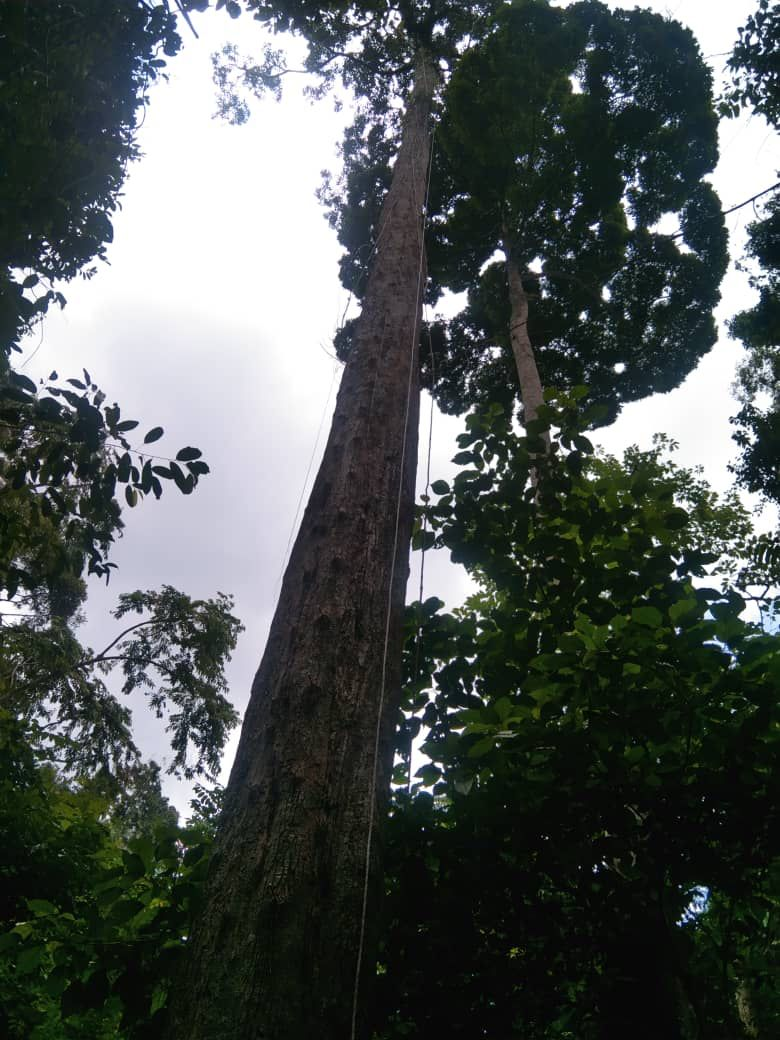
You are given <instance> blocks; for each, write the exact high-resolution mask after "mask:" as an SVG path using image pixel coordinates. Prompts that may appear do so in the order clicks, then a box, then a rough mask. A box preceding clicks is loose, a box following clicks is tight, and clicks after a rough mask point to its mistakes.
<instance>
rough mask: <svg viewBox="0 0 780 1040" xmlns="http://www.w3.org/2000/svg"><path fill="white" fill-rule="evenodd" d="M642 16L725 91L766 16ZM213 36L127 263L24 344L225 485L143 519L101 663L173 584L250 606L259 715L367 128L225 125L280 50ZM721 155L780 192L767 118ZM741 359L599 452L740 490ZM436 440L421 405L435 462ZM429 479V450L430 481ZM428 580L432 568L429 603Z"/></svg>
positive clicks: (135, 175) (710, 370)
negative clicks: (223, 111) (327, 181)
mask: <svg viewBox="0 0 780 1040" xmlns="http://www.w3.org/2000/svg"><path fill="white" fill-rule="evenodd" d="M611 6H613V5H611ZM614 6H618V5H617V4H615V5H614ZM645 6H648V7H651V8H653V9H654V10H657V11H660V12H662V13H665V14H670V15H673V16H674V17H676V18H678V19H679V20H680V21H682V22H684V23H687V24H688V25H690V26H691V28H692V29H693V30H694V32H695V33H696V35H697V36H698V38H699V40H700V43H701V46H702V51H703V53H704V55H705V56H710V55H712V56H713V57H711V58H710V64H711V65H712V66H713V68H714V69H715V72H716V79H717V78H718V77H719V76H720V73H721V70H722V68H723V65H724V63H725V61H726V56H727V52H729V51H730V49H731V47H732V46H733V43H734V41H735V39H736V29H737V26H738V25H741V24H743V23H744V21H745V19H746V17H747V15H748V14H749V13H751V11H752V10H753V9H754V8H755V6H756V0H680V2H677V3H674V2H672V3H671V4H664V3H648V4H646V5H645ZM195 24H196V28H197V29H198V31H199V33H200V39H199V40H195V39H194V38H193V37H192V34H191V33H189V32H188V31H186V27H182V33H183V37H184V44H185V46H184V50H183V52H182V53H181V54H180V55H179V56H178V57H176V58H175V59H173V60H172V62H171V66H170V81H169V82H168V83H167V84H161V85H159V86H157V87H155V88H153V90H152V95H151V105H150V107H149V109H148V112H147V115H146V119H145V121H144V125H143V127H142V129H141V131H140V135H139V140H140V144H141V147H142V150H143V152H144V158H143V159H142V160H141V161H140V162H138V163H136V164H135V165H134V166H133V167H132V168H131V171H130V176H129V178H128V181H127V184H126V188H125V194H124V198H123V208H122V211H121V213H119V214H118V215H117V217H116V219H115V221H114V228H115V241H114V244H113V246H112V247H111V249H110V252H109V258H110V266H106V265H100V269H99V272H98V274H97V275H96V276H95V278H94V279H93V280H92V281H90V282H74V283H72V284H71V285H70V286H67V287H64V289H65V294H66V296H67V297H68V306H67V307H66V309H65V310H64V312H63V313H62V314H61V315H60V314H57V315H53V316H52V317H50V318H48V319H47V321H46V324H45V326H44V329H43V338H42V341H40V336H39V334H37V333H36V335H35V336H34V337H32V338H31V340H30V341H29V343H28V344H27V345H26V351H25V354H26V357H27V358H28V359H29V360H28V363H27V367H26V368H25V371H26V372H27V373H28V374H30V375H33V376H34V377H37V376H46V375H47V374H48V373H49V371H50V370H51V369H53V368H56V369H57V370H58V371H59V373H60V376H62V377H69V376H71V375H78V374H79V372H80V369H81V368H82V367H86V368H88V369H89V371H90V373H91V375H92V377H93V379H95V380H96V381H97V382H98V383H99V384H100V386H101V387H102V389H103V390H104V391H105V392H106V394H107V396H108V398H109V400H113V399H116V400H118V402H119V403H120V405H121V406H122V410H123V414H124V417H125V418H136V419H140V420H141V424H142V426H141V428H140V429H141V431H142V432H143V430H144V429H146V428H149V427H151V426H154V425H157V424H159V425H162V426H164V427H165V431H166V437H165V439H164V440H162V441H160V442H158V445H157V446H156V447H157V448H158V450H159V452H160V453H161V454H163V455H165V454H169V453H170V454H173V453H174V452H175V451H176V450H177V449H178V448H180V447H183V446H185V445H188V444H193V445H195V446H197V447H199V448H201V449H202V450H203V452H204V458H205V459H206V461H208V463H209V464H210V465H211V467H212V474H211V475H210V476H208V477H206V478H204V479H203V481H202V483H201V485H200V487H199V488H198V490H197V491H196V492H195V494H194V495H193V496H191V497H189V498H184V497H182V496H181V495H179V493H178V492H177V491H176V490H175V489H174V488H170V489H166V492H165V495H164V496H163V499H162V501H160V502H159V503H157V502H154V501H149V502H147V503H144V504H143V505H142V506H141V507H139V508H138V509H136V510H135V511H132V512H131V511H129V510H126V511H125V519H126V521H127V530H126V535H125V537H124V538H123V539H122V540H121V542H120V543H119V544H118V546H117V550H116V553H115V555H114V559H115V561H116V562H117V563H118V564H119V571H118V573H117V574H116V575H115V577H113V578H112V580H111V584H110V586H109V588H108V589H107V590H106V588H105V586H102V585H96V586H94V587H93V589H92V591H91V593H90V599H89V603H88V622H87V624H86V626H85V628H84V629H83V630H82V632H81V635H82V638H83V639H85V641H86V642H88V643H90V644H91V645H93V646H94V647H95V649H102V647H103V646H104V645H105V643H107V642H109V641H110V639H111V638H113V635H114V634H115V633H116V626H115V624H114V623H113V622H112V621H111V619H110V618H108V617H107V612H108V610H109V609H110V608H111V606H112V605H113V604H114V603H115V600H116V596H117V594H118V593H119V592H122V591H129V590H131V589H135V588H156V587H159V586H160V585H162V584H164V583H167V584H171V585H174V586H176V587H177V588H180V589H182V590H183V591H186V592H188V593H190V594H192V595H196V596H201V597H205V596H209V595H213V594H214V593H215V592H216V590H217V589H219V590H222V591H225V592H231V593H233V594H234V595H235V597H236V612H237V614H238V615H239V616H240V617H241V619H242V620H243V622H244V624H245V625H246V632H245V633H244V634H243V636H242V637H241V641H240V643H239V647H238V650H237V652H236V654H235V657H234V659H233V662H232V664H231V667H230V682H231V691H232V694H231V695H232V697H233V700H234V702H235V704H236V705H237V707H238V708H239V710H240V711H242V712H243V709H244V707H245V705H246V701H247V698H248V694H249V687H250V684H251V680H252V677H253V675H254V671H255V669H256V667H257V665H258V663H259V660H260V656H261V653H262V650H263V645H264V642H265V637H266V633H267V630H268V625H269V624H270V620H271V615H272V611H273V608H274V604H275V601H276V595H277V592H278V584H279V575H280V571H281V568H282V564H283V560H284V554H285V548H286V546H287V543H288V539H289V537H290V533H291V526H292V524H293V520H294V517H295V513H296V507H297V504H298V501H299V497H300V495H301V490H302V487H303V483H304V478H305V475H306V472H307V468H308V466H309V463H310V460H311V458H312V451H313V449H314V445H315V440H316V438H317V431H318V428H319V427H320V424H321V421H322V419H323V415H324V414H325V410H326V408H327V409H329V408H330V406H331V405H332V403H333V400H334V396H335V382H334V368H335V366H334V363H333V362H332V360H331V359H330V358H329V357H328V354H327V353H326V351H329V350H330V341H331V338H332V335H333V333H334V331H335V329H336V328H337V326H338V323H339V320H340V318H341V315H342V312H343V310H344V306H345V303H346V295H345V293H344V291H343V290H342V289H341V287H340V285H339V282H338V277H337V260H338V257H339V254H340V249H339V246H338V244H337V242H336V240H335V235H334V234H333V232H331V231H330V229H329V228H328V226H327V224H326V222H325V220H324V218H323V213H322V210H321V208H320V206H319V204H318V203H317V201H316V199H315V198H314V192H315V189H316V188H317V187H318V185H319V183H320V170H322V169H323V168H325V167H330V168H331V169H332V168H334V167H335V166H336V163H337V159H336V147H337V145H338V143H339V141H340V139H341V131H342V128H343V126H344V125H345V123H346V121H347V119H348V113H347V112H344V113H342V114H341V115H336V114H335V113H334V111H333V107H332V105H331V103H330V102H329V101H327V100H326V101H323V102H319V103H317V104H315V105H312V104H310V103H309V102H308V101H305V100H303V99H301V98H300V96H299V95H298V94H297V91H298V89H299V87H300V84H299V83H293V84H285V89H286V93H285V97H284V100H283V101H282V103H281V104H276V103H274V102H273V100H272V99H270V98H269V99H268V100H266V101H264V102H262V103H255V104H254V105H253V112H252V117H251V119H250V121H249V123H248V124H247V125H245V126H244V127H240V128H233V127H230V126H227V125H224V124H221V123H218V122H216V121H214V120H213V119H212V118H211V115H212V112H213V111H214V108H215V103H214V88H213V86H212V83H211V64H210V54H211V53H212V51H214V50H217V49H220V48H221V47H222V45H223V44H224V43H225V42H227V41H228V40H230V41H232V42H236V43H238V45H239V47H240V49H242V50H244V51H247V52H250V53H251V52H252V51H254V52H255V53H256V54H259V51H260V45H261V42H262V35H261V30H260V28H259V26H258V25H257V23H255V22H253V21H252V20H251V19H250V18H248V17H246V16H242V18H240V19H239V20H238V21H236V22H232V21H230V19H229V18H227V17H225V16H224V14H223V13H222V12H217V13H215V12H213V11H212V12H210V13H209V14H207V15H205V16H202V17H199V18H198V19H197V21H196V23H195ZM721 151H722V159H721V164H720V166H719V168H718V171H717V176H716V178H715V184H716V187H717V189H718V190H719V192H720V194H721V198H722V201H723V204H724V207H729V206H731V205H734V204H735V203H737V202H741V201H742V200H743V199H745V198H747V197H749V196H751V195H753V194H754V193H756V192H758V191H761V190H762V189H763V188H766V187H768V186H769V185H771V184H773V183H774V181H775V180H776V179H777V178H776V176H775V174H776V171H777V170H778V169H780V147H779V146H778V139H777V137H776V135H775V134H774V133H772V132H771V131H770V130H769V129H768V128H767V127H766V125H765V124H764V123H763V121H761V120H760V119H757V118H752V119H751V118H744V119H742V120H740V121H738V122H728V123H725V124H724V125H723V127H722V130H721ZM752 218H753V211H752V208H751V207H747V208H745V209H744V210H741V211H740V212H739V213H736V214H734V215H733V216H731V217H729V218H728V223H729V228H730V229H731V231H732V233H733V234H732V254H733V255H734V256H735V257H736V258H738V257H739V256H740V254H741V248H742V242H743V238H742V230H743V228H744V225H745V223H746V222H748V221H749V220H751V219H752ZM750 300H751V293H750V290H749V289H747V287H746V278H745V276H744V275H743V274H740V273H739V272H736V271H734V270H733V269H732V270H731V271H730V273H729V275H728V276H727V279H726V282H725V283H724V287H723V303H722V304H721V307H720V309H719V312H718V313H719V317H720V319H721V320H725V319H726V318H728V317H729V316H731V315H733V314H734V313H735V312H737V311H738V310H740V309H742V308H744V307H745V306H747V305H749V303H750ZM39 341H40V342H39ZM34 351H36V352H35V355H34V357H33V356H32V354H33V352H34ZM738 356H739V352H738V348H737V345H736V344H735V343H733V342H730V341H729V340H728V339H727V338H726V335H725V333H723V334H722V337H721V340H720V342H719V343H718V345H717V346H716V347H715V349H714V350H713V351H712V353H711V354H710V355H709V356H708V357H707V358H706V359H705V360H704V361H703V362H702V364H701V365H700V366H699V368H698V370H697V371H696V372H695V373H694V374H693V375H692V376H691V377H690V378H689V379H688V381H687V382H686V384H685V385H684V386H683V387H681V388H680V389H679V390H677V391H675V392H673V393H671V394H668V395H665V396H657V397H655V398H652V399H649V400H647V401H644V402H640V403H638V404H635V405H631V406H629V407H628V408H626V409H625V410H624V412H623V415H622V416H621V418H620V419H619V421H618V422H617V423H616V424H615V425H614V427H612V428H611V429H609V430H607V431H604V433H603V434H602V436H601V437H600V441H601V442H602V443H603V444H604V445H605V446H606V447H607V448H608V449H609V450H611V451H615V452H618V451H620V450H622V448H623V447H624V446H626V445H628V444H631V443H639V444H640V445H643V446H649V444H650V439H651V437H652V434H653V433H654V432H656V431H658V430H663V431H665V432H667V433H669V434H670V435H671V436H673V437H675V438H676V439H677V440H679V441H680V443H681V451H680V453H679V456H678V457H679V459H680V461H682V462H684V463H685V464H689V465H690V464H697V463H701V464H702V465H703V466H704V467H705V471H706V475H707V476H708V477H709V478H710V480H711V481H712V482H713V483H714V484H715V485H716V486H717V487H725V486H727V485H728V484H729V483H730V479H729V475H728V472H727V468H726V467H727V464H728V461H729V460H730V459H731V458H733V456H734V452H735V445H734V444H733V442H732V440H731V433H730V426H729V422H728V418H729V416H730V415H732V414H733V413H734V412H735V411H736V406H735V403H734V401H733V399H732V397H731V394H730V385H731V383H732V381H733V377H734V367H735V363H736V361H737V359H738ZM337 378H338V376H336V379H337ZM331 391H333V392H331ZM327 418H329V411H328V415H327ZM427 422H428V410H427V405H425V404H424V406H423V420H422V424H423V429H422V430H421V453H422V452H423V450H424V445H425V443H426V442H427ZM461 427H462V421H461V420H460V419H449V418H444V417H441V416H437V418H436V419H435V426H434V452H433V465H432V475H433V479H436V477H441V476H447V474H448V472H449V471H450V469H451V468H450V467H449V465H448V460H449V458H450V457H451V455H452V454H453V452H454V450H455V448H454V437H455V436H456V435H457V433H458V432H459V431H460V429H461ZM325 431H327V423H326V426H325ZM324 437H325V433H323V436H322V437H321V438H320V442H319V446H318V452H319V451H320V450H321V448H322V445H323V443H324ZM139 439H140V438H139ZM424 466H425V459H424V457H423V456H422V454H421V460H420V472H421V473H423V472H424ZM415 555H417V554H415ZM415 562H417V561H415ZM414 574H415V568H414V565H413V577H412V580H411V582H410V590H409V592H410V597H412V598H414V597H416V595H417V582H416V579H415V577H414ZM466 587H467V586H466V582H465V579H464V576H463V574H462V572H460V571H459V570H456V569H454V568H452V567H451V566H450V565H449V564H448V563H447V561H446V559H444V554H442V553H439V554H429V556H428V557H427V559H426V588H425V595H426V596H429V595H438V596H440V597H441V598H442V599H445V600H446V601H447V602H448V604H450V605H454V604H455V603H457V602H458V601H459V600H460V599H461V598H462V595H463V592H464V590H465V588H466ZM136 723H137V733H138V737H139V740H140V742H141V745H142V747H143V748H144V750H145V752H146V753H147V754H148V755H150V756H153V757H155V758H157V760H158V761H164V760H165V757H166V748H167V743H166V740H165V735H164V733H163V732H162V729H161V724H160V722H159V721H158V720H156V719H155V718H154V717H153V715H152V713H151V712H148V711H145V710H144V708H143V706H142V705H140V704H139V706H138V708H137V709H136ZM235 739H236V738H235V737H234V739H233V741H232V742H231V748H230V750H229V753H228V754H227V755H226V758H225V766H226V769H225V773H224V776H225V777H226V776H227V768H228V767H229V764H230V761H231V758H232V749H233V747H234V746H235ZM168 793H169V796H170V797H171V798H172V799H173V801H174V802H175V804H176V805H177V807H178V808H179V809H180V810H181V811H183V812H185V813H186V811H187V800H188V798H189V788H188V786H187V785H176V784H175V783H173V782H172V783H171V784H169V785H168Z"/></svg>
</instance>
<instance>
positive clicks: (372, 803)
mask: <svg viewBox="0 0 780 1040" xmlns="http://www.w3.org/2000/svg"><path fill="white" fill-rule="evenodd" d="M423 68H424V67H423ZM426 80H427V74H426ZM426 88H427V82H426ZM432 166H433V131H431V145H430V155H429V159H428V169H427V171H426V175H427V183H426V189H425V208H424V211H423V213H422V214H421V216H422V221H421V227H420V256H419V261H418V270H417V295H416V298H415V305H414V314H415V317H414V322H413V325H412V343H411V349H410V359H409V380H408V383H407V388H406V411H405V413H404V427H403V443H402V445H401V465H400V472H399V478H398V497H397V501H396V509H395V530H394V536H393V553H392V557H391V560H390V582H389V586H388V592H387V617H386V621H385V639H384V647H383V650H382V675H381V680H380V686H379V705H378V710H377V717H376V733H375V736H374V763H373V768H372V771H371V787H370V790H369V809H368V834H367V836H366V861H365V871H364V875H363V906H362V910H361V914H360V935H359V939H358V950H357V963H356V965H355V986H354V991H353V997H352V1028H351V1031H350V1036H351V1040H357V1012H358V997H359V994H360V971H361V968H362V966H363V950H364V946H365V938H366V915H367V913H368V889H369V877H370V867H371V849H372V846H373V837H374V816H375V813H376V774H377V766H378V762H379V743H380V738H381V733H382V712H383V710H384V703H385V685H386V682H387V655H388V649H389V645H390V620H391V616H392V609H393V584H394V581H395V565H396V559H397V556H398V531H399V529H400V524H401V499H402V496H403V485H404V466H405V463H406V440H407V434H408V429H409V412H410V409H411V399H412V377H413V375H414V368H415V357H416V352H415V347H416V345H417V341H418V338H419V325H418V315H419V314H420V304H421V302H422V282H423V265H424V262H425V230H426V224H427V220H428V198H429V194H430V188H431V169H432ZM411 170H412V178H413V180H414V177H415V169H414V162H412V164H411Z"/></svg>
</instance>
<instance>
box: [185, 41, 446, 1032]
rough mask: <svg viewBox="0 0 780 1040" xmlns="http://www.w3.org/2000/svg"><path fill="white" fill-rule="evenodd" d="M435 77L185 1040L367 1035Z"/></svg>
mask: <svg viewBox="0 0 780 1040" xmlns="http://www.w3.org/2000/svg"><path fill="white" fill-rule="evenodd" d="M436 81H437V72H436V68H435V66H434V65H433V63H432V61H431V60H430V58H428V57H427V55H422V56H421V57H420V59H419V61H418V66H417V75H416V82H415V88H414V91H413V93H412V96H411V99H410V103H409V106H408V110H407V115H406V120H405V126H404V133H403V140H402V143H401V148H400V151H399V153H398V156H397V159H396V164H395V168H394V172H393V180H392V184H391V187H390V191H389V193H388V196H387V198H386V200H385V203H384V208H383V211H382V228H383V230H382V236H381V244H380V248H379V250H378V253H377V255H376V257H375V260H374V263H373V267H372V271H371V273H370V277H369V281H368V287H367V290H366V294H365V298H364V301H363V309H362V313H361V316H360V320H359V323H358V325H357V329H356V333H355V339H354V345H353V349H352V352H351V355H350V358H349V361H348V363H347V366H346V368H345V371H344V375H343V378H342V382H341V389H340V391H339V395H338V401H337V404H336V411H335V415H334V418H333V424H332V427H331V432H330V437H329V440H328V443H327V446H326V448H325V453H324V457H323V460H322V464H321V466H320V470H319V473H318V475H317V479H316V482H315V484H314V488H313V490H312V493H311V497H310V499H309V504H308V507H307V509H306V513H305V515H304V517H303V521H302V523H301V529H300V532H299V534H298V538H297V540H296V542H295V546H294V548H293V551H292V555H291V558H290V563H289V566H288V568H287V572H286V574H285V578H284V583H283V586H282V591H281V595H280V599H279V604H278V607H277V610H276V614H275V616H274V619H273V622H272V625H271V631H270V634H269V638H268V644H267V646H266V650H265V653H264V655H263V659H262V662H261V664H260V668H259V670H258V673H257V675H256V677H255V681H254V684H253V686H252V694H251V699H250V702H249V707H248V709H247V713H246V717H245V720H244V726H243V730H242V733H241V741H240V744H239V748H238V752H237V755H236V760H235V764H234V766H233V771H232V773H231V776H230V781H229V783H228V787H227V791H226V795H225V807H224V812H223V816H222V822H221V824H220V828H219V832H218V835H217V840H216V851H215V855H214V859H213V863H212V867H211V870H210V873H209V878H208V882H207V891H206V901H205V908H204V910H203V911H202V914H201V916H200V918H199V920H198V921H197V922H196V925H195V927H194V929H193V932H192V936H191V939H190V942H189V943H188V950H187V957H186V961H185V965H184V970H183V974H182V978H181V980H180V985H179V986H178V987H177V991H176V993H175V994H174V995H173V1001H172V1013H171V1026H170V1028H169V1032H168V1037H169V1040H261V1038H262V1040H298V1038H304V1037H306V1038H309V1037H317V1038H323V1040H329V1038H333V1040H336V1038H337V1040H349V1037H350V1035H351V1023H352V1000H353V991H354V989H355V977H356V969H357V966H358V951H359V947H361V934H362V929H361V924H362V921H363V913H364V879H365V877H366V862H367V853H368V838H369V831H370V830H371V829H372V827H373V831H374V832H375V833H374V835H373V840H372V844H371V855H370V871H369V873H368V878H369V884H368V893H369V898H368V902H367V914H366V919H365V920H366V924H367V928H366V933H365V937H364V942H363V946H362V948H363V955H362V958H361V965H362V973H361V977H362V982H361V989H360V995H361V998H364V997H365V995H366V990H367V989H368V987H369V984H370V979H371V976H372V974H373V971H374V962H375V946H376V941H375V940H376V936H375V934H374V931H375V927H374V922H375V921H376V909H377V899H378V895H379V890H380V888H381V871H380V859H381V857H380V849H379V847H378V846H379V836H378V834H377V833H376V830H377V825H378V823H379V822H380V821H381V818H382V815H383V812H382V809H383V806H384V804H385V799H386V794H387V792H388V790H389V784H390V772H391V769H392V757H393V750H392V748H393V730H394V725H395V722H396V716H397V709H398V701H399V688H400V669H401V641H402V618H403V606H404V595H405V587H406V580H407V577H408V570H409V557H408V546H409V542H410V537H411V528H412V517H413V508H414V478H415V470H416V462H417V425H418V412H419V383H418V373H419V362H418V341H419V328H420V320H421V310H422V295H423V289H424V281H425V258H424V248H423V237H422V236H423V216H422V213H423V208H424V201H425V187H426V178H427V169H428V162H429V154H430V126H429V123H430V112H431V103H432V97H433V91H434V87H435V85H436ZM391 586H392V587H391ZM385 654H386V667H383V661H384V659H385ZM377 739H378V745H379V753H378V757H376V756H375V747H376V744H377ZM374 806H375V807H376V809H375V811H374Z"/></svg>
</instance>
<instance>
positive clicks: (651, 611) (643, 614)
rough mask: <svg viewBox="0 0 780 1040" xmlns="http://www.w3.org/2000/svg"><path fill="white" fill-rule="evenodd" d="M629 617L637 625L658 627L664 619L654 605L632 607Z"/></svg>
mask: <svg viewBox="0 0 780 1040" xmlns="http://www.w3.org/2000/svg"><path fill="white" fill-rule="evenodd" d="M631 618H632V620H633V621H635V622H636V623H637V624H638V625H645V626H646V627H647V628H660V627H661V625H662V624H663V620H664V619H663V614H662V613H661V611H660V610H657V609H656V608H655V607H634V609H633V610H632V611H631Z"/></svg>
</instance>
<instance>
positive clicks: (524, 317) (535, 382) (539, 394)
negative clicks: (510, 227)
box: [504, 243, 550, 449]
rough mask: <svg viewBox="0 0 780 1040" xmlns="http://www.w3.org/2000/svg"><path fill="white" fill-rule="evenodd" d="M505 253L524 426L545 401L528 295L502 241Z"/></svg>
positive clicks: (511, 323) (514, 351)
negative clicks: (530, 331)
mask: <svg viewBox="0 0 780 1040" xmlns="http://www.w3.org/2000/svg"><path fill="white" fill-rule="evenodd" d="M504 256H505V257H506V275H507V281H508V283H509V305H510V308H511V317H510V321H509V336H510V341H511V343H512V353H513V354H514V358H515V365H516V366H517V377H518V379H519V381H520V397H521V399H522V402H523V415H524V422H525V425H526V426H527V425H528V423H529V422H533V420H534V419H536V418H537V416H538V412H539V408H540V406H541V405H542V404H544V392H543V390H542V381H541V379H540V378H539V369H538V368H537V367H536V358H535V356H534V348H533V346H532V344H531V337H530V336H529V335H528V296H527V295H526V291H525V289H524V288H523V278H522V275H521V273H520V269H519V268H518V266H517V262H516V261H515V259H514V256H513V254H512V250H511V249H510V247H509V245H507V244H506V243H505V244H504ZM544 440H545V444H546V445H547V448H548V449H549V446H550V438H549V436H548V435H545V437H544Z"/></svg>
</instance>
